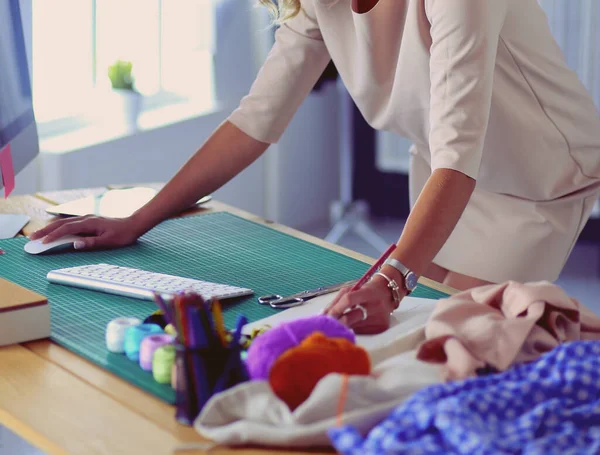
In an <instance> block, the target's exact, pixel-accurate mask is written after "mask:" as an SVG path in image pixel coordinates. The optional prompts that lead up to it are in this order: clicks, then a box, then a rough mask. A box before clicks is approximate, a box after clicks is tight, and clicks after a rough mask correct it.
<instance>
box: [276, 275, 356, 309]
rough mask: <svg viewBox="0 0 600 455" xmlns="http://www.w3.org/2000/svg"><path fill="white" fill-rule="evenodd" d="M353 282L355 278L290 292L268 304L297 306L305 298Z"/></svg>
mask: <svg viewBox="0 0 600 455" xmlns="http://www.w3.org/2000/svg"><path fill="white" fill-rule="evenodd" d="M354 283H356V280H352V281H344V282H342V283H336V284H332V285H329V286H320V287H318V288H314V289H309V290H307V291H302V292H297V293H296V294H291V295H288V296H285V297H282V298H281V299H277V300H272V301H271V302H269V305H271V307H273V308H290V306H298V305H301V304H303V303H304V302H305V301H307V300H310V299H312V298H315V297H319V296H321V295H325V294H329V293H331V292H335V291H339V290H340V289H342V288H343V287H346V286H351V285H352V284H354Z"/></svg>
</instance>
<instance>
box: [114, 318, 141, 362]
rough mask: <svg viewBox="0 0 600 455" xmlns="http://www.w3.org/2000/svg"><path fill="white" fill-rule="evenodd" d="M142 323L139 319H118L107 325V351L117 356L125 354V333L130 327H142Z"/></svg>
mask: <svg viewBox="0 0 600 455" xmlns="http://www.w3.org/2000/svg"><path fill="white" fill-rule="evenodd" d="M141 323H142V321H140V320H139V319H138V318H128V317H122V318H116V319H113V320H112V321H110V322H109V323H108V324H107V325H106V337H105V338H106V349H108V350H109V351H110V352H114V353H115V354H123V352H125V348H124V343H125V333H126V332H127V329H128V328H129V327H134V326H136V325H140V324H141Z"/></svg>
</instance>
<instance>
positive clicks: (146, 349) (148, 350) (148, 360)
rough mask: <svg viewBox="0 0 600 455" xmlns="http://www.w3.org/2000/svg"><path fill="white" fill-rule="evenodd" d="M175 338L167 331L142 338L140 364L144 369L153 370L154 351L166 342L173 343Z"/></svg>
mask: <svg viewBox="0 0 600 455" xmlns="http://www.w3.org/2000/svg"><path fill="white" fill-rule="evenodd" d="M173 341H174V338H173V337H172V336H171V335H168V334H166V333H161V334H158V335H149V336H147V337H146V338H144V339H143V340H142V343H141V345H140V366H141V367H142V370H145V371H152V359H153V358H154V351H156V350H157V349H158V348H160V347H161V346H164V345H165V344H169V343H172V342H173Z"/></svg>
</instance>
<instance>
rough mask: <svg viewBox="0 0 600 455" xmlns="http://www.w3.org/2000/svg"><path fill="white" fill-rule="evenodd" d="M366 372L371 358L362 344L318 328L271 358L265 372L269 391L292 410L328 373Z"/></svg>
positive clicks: (362, 373)
mask: <svg viewBox="0 0 600 455" xmlns="http://www.w3.org/2000/svg"><path fill="white" fill-rule="evenodd" d="M370 372H371V361H370V359H369V355H368V354H367V351H365V350H364V349H363V348H362V347H360V346H356V345H354V344H353V343H351V342H350V341H348V340H346V339H344V338H327V337H326V336H325V335H323V334H322V333H321V332H315V333H313V334H312V335H310V336H309V337H307V338H306V339H304V340H303V341H302V343H300V344H299V345H298V346H296V347H295V348H292V349H289V350H287V351H286V352H284V353H283V354H282V355H281V356H280V357H279V358H278V359H277V360H276V361H275V363H274V364H273V366H272V367H271V371H270V373H269V384H270V385H271V388H272V389H273V392H275V394H276V395H277V396H278V397H279V398H280V399H281V400H282V401H284V402H285V403H286V404H287V405H288V406H289V407H290V409H291V410H294V409H296V408H297V407H298V406H300V404H302V403H303V402H304V401H305V400H306V399H307V398H308V397H309V396H310V394H311V392H312V390H313V389H314V387H315V386H316V385H317V383H318V382H319V380H320V379H321V378H323V377H324V376H326V375H328V374H329V373H341V374H349V375H353V374H354V375H368V374H369V373H370Z"/></svg>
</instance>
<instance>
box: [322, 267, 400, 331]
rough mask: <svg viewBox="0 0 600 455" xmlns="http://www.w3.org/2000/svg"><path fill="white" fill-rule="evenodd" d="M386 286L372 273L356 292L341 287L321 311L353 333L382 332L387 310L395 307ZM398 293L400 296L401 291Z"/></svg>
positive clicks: (385, 323)
mask: <svg viewBox="0 0 600 455" xmlns="http://www.w3.org/2000/svg"><path fill="white" fill-rule="evenodd" d="M387 285H388V283H387V281H386V280H385V279H384V278H383V277H380V276H378V275H376V276H374V277H373V278H372V279H371V281H369V282H368V283H367V284H365V285H364V286H363V287H362V288H360V289H359V290H357V291H353V292H351V291H350V288H349V287H348V288H344V289H342V290H341V291H340V292H339V293H338V294H337V296H336V297H335V298H334V299H333V301H332V302H331V304H330V305H329V306H328V307H327V308H326V309H325V311H324V314H326V315H329V316H331V317H333V318H336V319H339V321H340V322H341V323H342V324H344V325H346V326H348V327H350V328H351V329H353V330H354V331H355V332H356V333H362V334H374V333H381V332H384V331H385V330H387V329H388V328H389V326H390V315H391V313H392V312H393V311H394V310H395V309H396V308H397V306H398V304H397V303H396V302H394V299H393V297H392V291H391V290H390V289H389V288H388V287H387ZM399 292H402V291H399ZM400 296H401V297H404V294H401V295H400ZM358 305H360V307H362V308H363V309H364V311H363V309H361V308H360V307H359V306H358ZM365 316H366V318H365Z"/></svg>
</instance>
